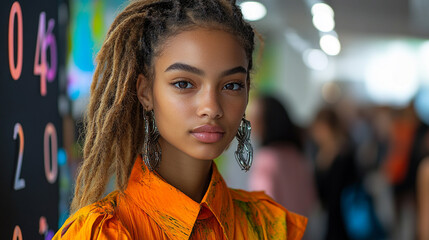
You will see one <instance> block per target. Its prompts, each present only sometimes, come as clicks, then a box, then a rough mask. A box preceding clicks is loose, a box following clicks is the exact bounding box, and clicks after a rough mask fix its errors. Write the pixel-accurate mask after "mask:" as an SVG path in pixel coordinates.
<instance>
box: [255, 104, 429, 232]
mask: <svg viewBox="0 0 429 240" xmlns="http://www.w3.org/2000/svg"><path fill="white" fill-rule="evenodd" d="M250 107H251V108H250V111H249V119H250V120H251V122H252V135H253V137H254V140H255V142H256V143H257V144H256V145H258V147H257V151H256V152H255V160H254V165H253V167H252V169H251V173H250V174H251V175H250V180H249V188H250V189H251V190H264V191H266V192H267V194H269V195H270V196H271V197H273V198H274V199H275V200H276V201H278V202H280V203H281V204H283V205H284V206H285V207H287V208H288V209H290V210H292V211H295V212H297V213H300V214H303V215H305V216H307V217H308V218H309V225H308V228H307V233H306V236H305V237H306V239H329V240H336V239H341V240H347V239H410V240H411V239H429V127H428V125H427V124H425V123H424V122H423V121H421V120H420V119H419V117H418V116H417V114H416V112H415V110H414V107H413V103H411V104H410V105H409V106H408V107H406V108H400V109H399V108H393V107H388V106H358V105H357V104H355V103H354V102H353V101H350V100H344V101H338V102H337V104H332V105H326V106H323V107H321V108H320V109H319V110H318V112H317V114H315V117H314V119H313V121H312V123H311V124H310V125H309V126H308V127H306V128H301V127H298V126H297V125H296V124H294V122H293V120H292V119H291V117H290V115H289V113H288V111H287V107H284V106H283V105H282V103H281V100H280V99H276V98H275V97H272V96H260V97H257V98H256V99H255V100H254V101H253V103H252V104H251V106H250Z"/></svg>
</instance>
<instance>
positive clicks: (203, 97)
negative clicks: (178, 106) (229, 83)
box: [197, 89, 223, 119]
mask: <svg viewBox="0 0 429 240" xmlns="http://www.w3.org/2000/svg"><path fill="white" fill-rule="evenodd" d="M197 101H198V102H197V105H198V109H197V114H198V116H199V117H207V118H210V119H218V118H221V117H222V116H223V109H222V104H221V101H220V96H219V93H217V92H216V91H215V90H214V89H206V90H204V91H201V92H200V93H199V96H198V99H197Z"/></svg>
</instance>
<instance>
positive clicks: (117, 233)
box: [52, 208, 132, 240]
mask: <svg viewBox="0 0 429 240" xmlns="http://www.w3.org/2000/svg"><path fill="white" fill-rule="evenodd" d="M52 239H53V240H59V239H82V240H84V239H91V240H92V239H94V240H95V239H97V240H101V239H132V238H131V237H130V235H129V233H128V231H127V230H126V228H125V227H124V226H123V225H122V223H121V222H120V221H119V220H118V219H117V218H116V217H115V216H114V215H113V214H111V213H99V212H93V211H86V209H85V208H83V209H81V210H79V211H78V212H76V213H75V214H74V215H73V216H71V217H70V218H69V219H67V220H66V222H65V223H64V225H63V226H62V227H61V228H60V229H59V230H58V232H57V233H56V234H55V236H54V237H53V238H52Z"/></svg>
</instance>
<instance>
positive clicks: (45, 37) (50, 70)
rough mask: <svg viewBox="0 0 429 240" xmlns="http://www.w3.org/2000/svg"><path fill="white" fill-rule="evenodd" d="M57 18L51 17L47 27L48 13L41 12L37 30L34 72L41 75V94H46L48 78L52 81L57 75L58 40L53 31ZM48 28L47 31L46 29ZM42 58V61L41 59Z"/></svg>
mask: <svg viewBox="0 0 429 240" xmlns="http://www.w3.org/2000/svg"><path fill="white" fill-rule="evenodd" d="M54 26H55V20H54V19H50V20H49V22H48V29H46V14H45V12H41V13H40V17H39V30H38V32H37V44H36V55H35V57H34V74H35V75H40V95H42V96H46V94H47V89H46V80H48V81H49V82H52V81H53V80H54V79H55V77H56V75H57V42H56V40H55V35H54V34H53V33H52V31H53V30H54ZM45 30H46V31H45ZM48 47H49V48H50V52H51V55H50V57H51V58H50V60H51V65H50V66H48V59H47V56H46V55H47V51H48ZM39 60H40V61H39Z"/></svg>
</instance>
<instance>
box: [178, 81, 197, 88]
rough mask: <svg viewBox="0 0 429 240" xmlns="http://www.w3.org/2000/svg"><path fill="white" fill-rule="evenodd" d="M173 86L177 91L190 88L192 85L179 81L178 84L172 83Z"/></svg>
mask: <svg viewBox="0 0 429 240" xmlns="http://www.w3.org/2000/svg"><path fill="white" fill-rule="evenodd" d="M173 85H174V86H175V87H177V88H179V89H187V88H192V87H193V85H192V84H191V83H190V82H187V81H179V82H175V83H173Z"/></svg>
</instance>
